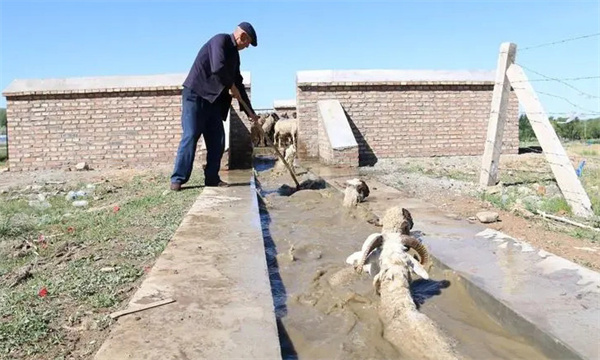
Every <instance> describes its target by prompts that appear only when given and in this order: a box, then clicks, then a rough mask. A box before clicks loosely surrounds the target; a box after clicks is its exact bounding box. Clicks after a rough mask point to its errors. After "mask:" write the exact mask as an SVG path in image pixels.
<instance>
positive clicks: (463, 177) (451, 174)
mask: <svg viewBox="0 0 600 360" xmlns="http://www.w3.org/2000/svg"><path fill="white" fill-rule="evenodd" d="M444 175H445V176H446V177H447V178H449V179H454V180H459V181H469V182H475V180H477V179H476V175H473V174H467V173H464V172H462V171H460V170H449V171H446V172H445V174H444Z"/></svg>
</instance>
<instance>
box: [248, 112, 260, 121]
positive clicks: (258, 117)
mask: <svg viewBox="0 0 600 360" xmlns="http://www.w3.org/2000/svg"><path fill="white" fill-rule="evenodd" d="M259 119H260V116H258V115H256V114H254V113H253V114H252V115H250V121H252V122H257V121H258V120H259Z"/></svg>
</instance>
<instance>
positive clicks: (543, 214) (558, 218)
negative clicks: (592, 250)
mask: <svg viewBox="0 0 600 360" xmlns="http://www.w3.org/2000/svg"><path fill="white" fill-rule="evenodd" d="M536 212H537V213H538V214H540V215H542V217H545V218H548V219H552V220H556V221H562V222H564V223H567V224H570V225H573V226H579V227H580V228H584V229H590V230H594V231H598V232H600V229H598V228H595V227H591V226H588V225H585V224H580V223H578V222H575V221H571V220H569V219H566V218H564V217H559V216H554V215H550V214H546V213H545V212H543V211H539V210H537V211H536Z"/></svg>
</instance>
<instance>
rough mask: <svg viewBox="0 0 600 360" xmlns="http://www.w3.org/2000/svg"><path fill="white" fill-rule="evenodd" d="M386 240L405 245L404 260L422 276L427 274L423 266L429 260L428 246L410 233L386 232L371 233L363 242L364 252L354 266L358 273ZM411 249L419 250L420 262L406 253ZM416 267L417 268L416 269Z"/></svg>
mask: <svg viewBox="0 0 600 360" xmlns="http://www.w3.org/2000/svg"><path fill="white" fill-rule="evenodd" d="M385 241H399V242H400V244H401V245H402V246H403V251H402V260H403V261H404V262H405V263H406V265H407V266H409V267H410V268H411V269H413V271H415V272H416V273H417V274H418V275H419V276H421V277H424V276H427V271H426V270H425V269H424V268H423V265H424V264H426V263H427V262H428V261H429V252H428V251H427V248H425V246H424V245H423V244H422V243H421V242H420V241H419V240H417V239H416V238H414V237H412V236H408V235H402V234H397V233H385V234H380V233H375V234H371V235H369V237H368V238H367V239H366V240H365V242H364V244H363V247H362V254H361V256H360V258H359V260H358V262H357V263H356V265H355V266H354V269H355V270H356V271H357V272H358V273H361V272H362V269H363V266H364V265H365V262H366V261H367V258H368V257H369V254H370V253H371V252H372V251H373V250H375V249H377V248H379V247H381V246H383V245H384V243H385ZM409 249H414V250H415V251H416V252H417V254H419V261H418V262H417V261H416V260H415V259H414V258H412V257H411V256H409V255H408V254H407V253H406V252H407V251H408V250H409ZM404 255H406V256H404ZM408 258H410V260H407V259H408ZM415 262H417V263H418V266H416V265H415V264H414V263H415ZM414 269H416V270H414ZM423 272H424V273H425V275H423Z"/></svg>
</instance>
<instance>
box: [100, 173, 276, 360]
mask: <svg viewBox="0 0 600 360" xmlns="http://www.w3.org/2000/svg"><path fill="white" fill-rule="evenodd" d="M225 180H226V181H228V182H229V183H230V184H232V186H231V187H228V188H205V189H203V191H202V192H201V193H200V194H199V196H198V198H197V199H196V201H195V203H194V204H193V205H192V207H191V208H190V210H189V211H188V213H187V214H186V215H185V216H184V218H183V219H182V222H181V224H180V225H179V227H178V229H177V230H176V232H175V234H174V235H173V237H172V238H171V239H170V241H169V243H168V244H167V246H166V248H165V250H164V251H163V253H162V254H161V255H160V256H159V257H158V258H157V260H156V263H155V265H154V266H153V268H152V269H151V270H150V273H149V274H148V275H147V277H146V278H145V279H144V280H143V282H142V283H141V284H140V287H139V288H138V290H137V291H136V293H135V294H134V295H133V296H132V298H131V299H130V300H129V302H128V304H127V305H125V307H126V308H130V307H136V306H139V304H142V303H146V302H148V301H152V300H157V299H162V298H165V297H171V298H173V299H175V300H176V301H175V302H174V303H171V304H169V305H165V306H161V307H156V308H153V309H150V310H146V311H142V312H138V313H135V314H132V315H128V316H124V317H122V318H119V319H118V321H117V323H115V324H114V325H113V326H111V329H110V333H109V335H108V337H107V339H106V340H105V341H104V343H103V344H102V346H101V347H100V349H99V350H98V352H97V353H96V354H95V357H94V358H95V359H115V358H116V359H119V358H144V359H166V358H183V359H187V358H195V359H198V358H264V359H266V358H269V359H281V348H280V343H279V337H278V332H277V324H276V317H275V309H274V305H273V299H272V296H271V291H270V290H271V288H270V283H269V277H268V269H267V262H266V254H265V250H264V242H263V237H262V231H261V223H260V214H259V207H258V199H257V196H256V185H255V180H254V176H253V175H252V171H251V170H236V171H229V172H228V173H227V174H226V178H225ZM169 196H176V195H175V194H170V195H169Z"/></svg>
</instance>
